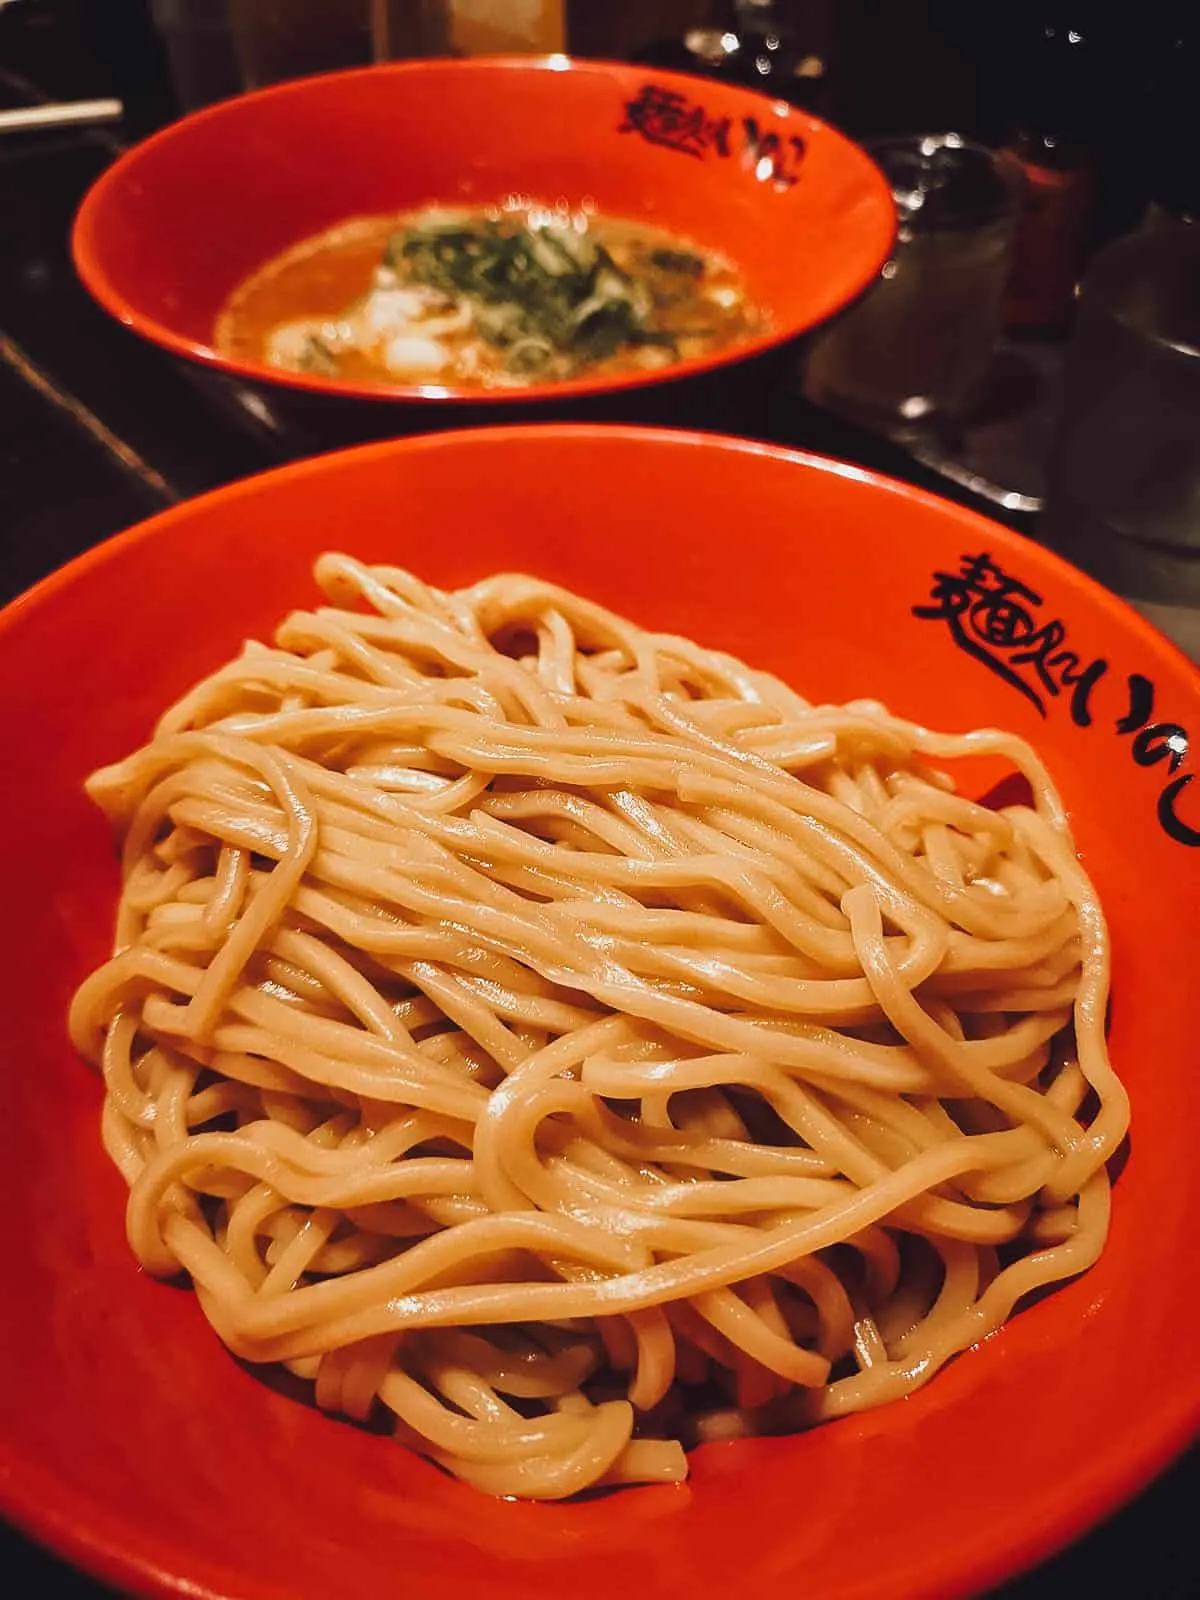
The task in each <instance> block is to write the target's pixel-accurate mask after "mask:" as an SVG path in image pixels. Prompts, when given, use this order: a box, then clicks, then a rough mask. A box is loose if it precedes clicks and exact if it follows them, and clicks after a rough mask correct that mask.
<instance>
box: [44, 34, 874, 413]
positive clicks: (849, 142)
mask: <svg viewBox="0 0 1200 1600" xmlns="http://www.w3.org/2000/svg"><path fill="white" fill-rule="evenodd" d="M431 70H433V71H450V72H454V73H471V74H476V75H481V76H498V75H504V74H507V73H510V72H529V71H537V72H559V73H564V74H567V75H569V74H571V73H583V74H594V73H604V74H609V75H615V76H618V77H619V78H621V79H623V80H625V81H631V80H633V79H644V78H649V77H651V76H652V77H653V79H654V81H655V82H656V83H659V82H661V83H663V84H665V85H666V86H667V87H676V88H678V89H679V90H680V92H689V91H690V92H691V93H692V94H695V93H696V85H697V83H700V84H704V83H705V82H706V81H711V82H712V83H713V84H714V85H715V87H716V88H718V89H719V90H720V91H721V92H722V93H724V94H728V93H730V92H732V93H734V94H735V95H738V96H745V97H746V98H747V99H750V100H755V101H758V102H760V103H763V104H766V105H771V106H786V110H787V115H788V116H789V117H795V118H796V119H798V121H800V122H801V123H802V124H803V125H804V127H805V128H806V129H807V130H808V131H809V132H810V133H812V132H814V131H819V132H820V134H821V136H822V137H823V138H824V137H829V138H831V139H833V140H834V141H836V143H838V144H839V145H842V146H844V147H845V148H846V149H847V150H849V151H851V152H852V153H853V155H854V156H855V157H856V158H859V157H861V158H862V160H863V162H864V172H863V176H864V178H865V179H866V181H867V182H868V183H869V184H871V185H872V186H873V187H874V188H875V190H876V191H877V196H878V198H879V200H880V202H881V205H880V208H879V216H878V225H877V226H876V228H875V230H874V233H873V236H872V249H871V250H870V251H867V250H864V251H863V262H864V265H863V266H862V267H860V268H859V270H858V271H857V272H856V273H854V274H853V275H852V276H848V277H847V278H846V280H845V282H844V283H843V285H842V287H841V288H840V289H839V290H838V291H837V292H836V293H828V292H827V293H826V294H825V295H824V297H823V299H822V303H821V307H820V314H819V315H818V316H817V317H815V318H810V319H808V320H807V321H805V322H804V323H803V324H801V325H797V326H789V327H780V328H775V327H770V328H767V329H764V331H763V332H761V333H758V334H756V335H755V336H754V337H753V338H751V339H746V340H744V341H742V342H741V343H739V344H736V345H731V346H728V347H725V348H724V349H721V350H717V351H713V352H710V353H709V354H707V355H701V356H694V357H691V358H689V359H688V360H686V361H677V362H674V363H672V365H671V366H669V367H664V368H660V369H656V370H651V371H648V372H645V373H642V372H632V373H623V374H616V375H613V376H610V377H606V378H597V377H590V378H589V377H586V376H585V377H581V378H571V379H569V380H568V381H566V382H564V383H530V384H524V385H522V386H521V387H520V388H512V389H503V388H500V389H470V388H466V387H463V386H458V387H454V386H452V385H447V384H420V383H405V384H387V383H358V382H352V383H344V382H336V383H334V382H331V381H330V380H329V379H328V378H322V377H320V376H318V375H314V374H311V373H303V372H284V371H283V370H282V369H280V368H277V367H270V366H268V365H267V364H266V363H265V362H257V361H244V360H241V359H238V358H234V357H231V356H227V355H224V354H222V352H221V351H219V350H217V349H215V348H214V347H213V346H212V345H211V344H206V343H204V342H203V341H202V340H199V339H191V338H189V337H187V336H186V335H185V334H181V333H178V332H177V331H175V330H174V329H173V328H171V327H170V326H169V325H168V324H167V323H165V322H163V321H161V320H160V319H159V318H158V317H154V316H151V315H149V314H148V313H146V312H144V311H140V310H139V309H138V308H137V307H136V306H135V305H133V304H132V303H131V302H130V301H129V300H128V299H127V297H126V296H125V294H124V293H123V291H122V290H121V288H120V287H119V286H118V285H117V284H116V283H115V282H114V281H113V279H112V277H111V276H110V275H109V274H108V272H107V271H106V270H105V269H104V267H103V266H102V265H101V263H100V259H99V251H98V245H97V237H98V230H99V228H100V227H101V226H102V225H103V218H104V214H105V209H106V207H107V205H108V203H109V196H110V194H111V192H112V191H113V190H114V189H115V188H116V187H117V185H118V184H119V183H120V182H121V181H123V179H124V178H125V177H126V176H127V175H128V174H129V172H130V171H131V170H133V169H135V168H136V166H137V165H138V163H139V162H141V161H142V160H143V159H144V158H145V157H147V156H148V155H150V154H152V153H156V152H158V151H159V150H162V149H164V148H166V147H167V146H169V145H170V144H171V143H173V142H175V141H176V140H178V139H186V138H187V137H188V135H189V133H190V131H191V130H192V128H194V127H195V126H196V125H198V124H201V123H204V122H208V121H213V120H216V119H219V118H221V117H223V116H226V115H228V114H229V113H230V112H231V110H232V109H233V108H235V107H241V106H243V105H246V104H254V103H258V102H261V101H264V100H274V99H285V98H288V97H299V96H302V95H304V94H305V93H306V92H307V91H308V90H309V88H310V87H311V86H312V85H313V84H314V83H325V82H329V81H340V80H349V79H355V78H363V77H365V76H372V77H378V76H384V75H386V76H389V77H405V76H411V75H413V74H421V73H428V72H430V71H431ZM896 230H897V221H896V209H895V203H894V201H893V199H892V191H891V186H890V184H889V183H888V181H887V179H886V177H885V176H884V174H883V173H882V172H881V171H880V169H879V166H878V163H877V162H875V161H874V160H873V159H872V157H871V156H870V155H869V154H868V153H867V151H866V150H864V149H863V147H862V145H861V144H858V143H856V142H855V141H854V140H853V139H851V138H850V137H849V135H848V134H845V133H842V132H841V130H840V129H838V128H835V127H834V126H833V124H832V123H828V122H824V121H822V119H821V118H819V117H815V116H812V115H811V114H810V113H809V112H807V111H804V110H802V109H801V108H800V107H798V106H793V105H791V104H789V103H788V102H786V101H782V100H780V99H778V98H777V97H774V96H771V95H767V94H763V93H761V92H760V91H758V90H756V89H754V88H751V87H749V86H747V85H744V84H729V83H722V82H720V81H719V80H705V79H704V78H697V77H695V76H693V75H690V74H688V73H683V72H672V71H669V70H664V71H659V70H658V69H657V68H653V67H642V66H638V65H636V64H634V63H631V62H628V61H609V60H602V59H592V58H591V57H580V56H569V55H563V54H560V53H551V54H546V55H497V56H472V57H468V58H466V59H459V58H457V57H453V56H431V57H426V58H422V59H420V60H416V61H379V62H374V63H372V64H370V65H368V66H363V67H347V68H343V69H341V70H339V71H335V72H321V73H310V74H308V75H307V76H305V77H302V78H289V79H287V80H285V81H284V82H282V83H274V84H269V85H267V86H266V87H265V88H261V89H252V90H249V91H247V92H246V93H245V94H240V95H234V96H231V97H230V98H229V99H226V100H219V101H217V102H215V103H214V104H213V105H209V106H203V107H201V108H200V109H199V110H197V111H192V112H189V113H188V114H187V115H185V116H182V117H179V118H177V119H176V120H175V121H174V122H171V123H168V124H167V126H166V127H165V128H160V129H159V130H158V131H157V132H156V133H153V134H151V135H150V136H149V137H148V138H146V139H141V140H139V141H138V142H137V143H136V144H133V145H131V146H130V147H129V148H128V149H127V150H125V151H124V152H123V153H122V154H121V155H119V156H118V157H117V159H116V160H115V161H114V162H113V163H112V164H111V165H110V166H109V167H107V168H106V169H105V170H104V172H102V173H101V175H100V176H99V178H97V179H96V181H95V182H94V183H93V184H92V185H91V187H90V188H89V189H88V191H87V193H86V194H85V195H84V197H83V200H82V201H81V202H80V205H79V208H78V210H77V211H76V213H75V217H74V219H73V221H72V224H71V233H70V253H71V260H72V263H73V264H74V267H75V270H76V272H77V273H78V275H79V278H80V280H81V281H82V283H83V285H84V287H85V288H86V289H87V290H88V292H89V293H90V294H91V295H92V297H93V298H94V299H95V300H96V301H98V302H99V304H100V305H101V306H102V307H103V309H104V310H105V311H107V312H108V314H109V315H110V316H111V317H113V318H114V319H115V320H116V321H117V322H119V323H121V324H122V325H123V326H124V327H126V328H128V329H130V330H131V331H132V332H133V333H136V334H138V335H139V336H140V337H141V338H143V339H146V340H148V341H149V342H150V343H151V344H155V345H158V346H159V348H160V349H164V350H167V351H168V352H169V353H170V354H172V355H174V356H179V357H182V358H183V359H184V360H187V361H192V362H195V363H197V364H198V365H200V366H201V367H203V368H204V369H205V370H207V371H209V372H215V373H221V374H224V375H225V376H227V377H232V378H240V379H242V380H243V381H245V382H248V383H256V384H261V385H264V386H267V387H269V388H282V389H285V390H290V391H293V392H296V391H299V392H300V393H304V394H312V395H323V396H325V397H326V398H329V399H342V400H359V401H362V400H366V401H375V402H377V403H378V402H381V401H382V402H398V403H401V404H404V403H407V404H413V403H414V402H415V403H430V402H432V403H434V404H438V405H442V406H449V407H463V406H472V405H474V406H480V405H484V406H492V405H498V406H515V405H522V404H526V405H527V404H535V403H542V402H552V401H555V400H570V399H576V398H586V397H588V396H595V395H607V394H613V393H619V392H622V391H625V390H629V389H645V388H658V387H659V386H660V385H662V384H669V383H678V382H680V381H681V380H685V379H687V378H694V377H698V376H700V375H701V374H704V373H709V372H712V371H714V370H716V369H719V368H722V367H728V366H733V365H735V364H737V363H740V362H747V361H752V360H754V359H755V358H756V357H759V356H763V355H766V354H767V353H768V352H769V351H772V350H777V349H779V348H780V346H782V345H785V344H788V343H790V342H791V341H792V340H793V339H797V338H799V337H801V336H802V335H803V334H805V333H807V332H810V331H811V330H812V329H813V328H816V327H819V326H821V325H822V324H823V323H825V322H827V321H828V320H829V319H830V318H831V317H834V316H836V315H837V314H838V312H840V311H842V310H844V309H845V307H847V306H848V305H850V304H852V302H853V301H855V300H856V299H857V298H858V297H859V295H861V294H862V293H863V292H864V291H865V290H866V289H867V288H868V287H869V286H870V285H871V284H872V283H873V282H874V281H875V279H876V277H877V276H878V274H879V270H880V268H881V267H882V266H883V264H884V262H885V261H886V260H887V257H888V254H889V253H890V251H891V249H892V246H893V244H894V243H895V238H896Z"/></svg>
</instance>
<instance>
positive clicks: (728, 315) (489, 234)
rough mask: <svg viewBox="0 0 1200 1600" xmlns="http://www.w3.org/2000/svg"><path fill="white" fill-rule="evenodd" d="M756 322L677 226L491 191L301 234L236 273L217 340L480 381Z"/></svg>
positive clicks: (408, 375) (282, 365)
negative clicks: (472, 204)
mask: <svg viewBox="0 0 1200 1600" xmlns="http://www.w3.org/2000/svg"><path fill="white" fill-rule="evenodd" d="M763 325H764V319H763V318H762V316H761V315H760V314H759V312H758V311H757V310H756V309H755V308H754V307H752V305H751V304H750V301H749V299H748V296H747V293H746V288H745V285H744V283H743V282H742V279H741V277H740V275H739V274H738V272H737V271H736V270H735V268H734V267H733V266H732V265H731V264H730V263H729V262H727V261H725V260H724V259H722V258H721V257H720V256H718V255H716V254H714V253H713V252H712V251H709V250H702V249H700V248H699V247H697V246H696V245H694V244H692V243H691V242H690V241H687V240H683V239H680V238H679V237H678V236H677V235H675V234H671V233H667V232H665V231H663V230H662V229H660V228H654V227H650V226H647V225H646V224H645V223H634V222H626V221H620V220H617V219H614V218H608V217H598V216H596V215H594V214H590V213H587V212H582V211H580V212H569V211H567V210H566V209H558V210H549V209H522V210H519V211H518V210H509V209H504V210H502V209H501V208H499V207H490V208H487V209H475V210H455V211H450V210H445V209H437V210H425V211H422V212H418V213H412V214H409V215H407V216H401V217H361V218H357V219H353V220H351V221H347V222H344V223H341V224H339V225H338V226H337V227H335V228H331V229H329V230H328V231H327V232H325V233H322V234H319V235H317V236H316V237H315V238H311V239H306V240H304V241H303V242H302V243H300V244H298V245H294V246H293V247H292V248H290V249H289V250H287V251H285V252H284V253H283V254H282V255H279V256H277V257H275V258H274V259H273V260H271V261H269V262H267V263H266V265H265V266H263V267H260V268H259V269H258V270H257V271H256V272H254V273H252V274H251V275H250V277H248V278H247V279H245V280H244V281H243V282H242V283H241V284H239V286H238V287H237V288H236V289H235V290H234V291H233V293H232V294H231V295H230V297H229V299H228V301H227V302H226V304H225V306H224V307H223V308H222V310H221V313H220V315H219V316H218V318H217V324H216V330H215V342H216V346H217V348H218V350H220V351H221V352H222V354H224V355H228V356H232V357H233V358H235V359H237V360H243V361H252V362H262V363H265V364H266V365H267V366H271V367H276V368H278V369H280V370H281V371H284V372H298V373H306V374H309V375H311V376H314V377H321V378H328V379H329V380H330V381H331V382H337V381H339V380H340V381H343V382H346V383H355V384H384V385H386V384H388V383H395V384H424V385H432V386H437V387H455V388H458V387H467V388H476V387H477V388H480V389H489V388H520V387H523V386H526V385H530V384H543V383H565V382H569V381H570V380H571V379H574V378H581V377H584V376H589V377H591V376H598V377H599V376H605V377H607V376H616V375H622V374H628V373H633V372H639V373H645V372H651V371H654V370H656V369H659V368H663V367H668V366H671V365H673V364H674V363H676V362H680V361H687V360H690V359H694V358H695V357H697V356H703V355H707V354H709V353H711V352H714V351H717V350H722V349H725V348H727V347H728V346H730V345H733V344H737V343H739V342H740V341H742V340H745V339H748V338H750V337H752V336H753V335H754V334H757V333H760V332H761V331H762V329H763Z"/></svg>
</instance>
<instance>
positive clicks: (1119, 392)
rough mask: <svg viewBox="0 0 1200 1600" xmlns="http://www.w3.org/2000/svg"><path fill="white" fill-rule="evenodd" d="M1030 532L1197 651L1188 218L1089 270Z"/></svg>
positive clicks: (1196, 361)
mask: <svg viewBox="0 0 1200 1600" xmlns="http://www.w3.org/2000/svg"><path fill="white" fill-rule="evenodd" d="M1042 531H1043V537H1044V538H1045V539H1046V541H1047V543H1049V544H1052V545H1053V546H1054V547H1055V548H1056V549H1058V550H1059V551H1060V552H1061V553H1062V554H1063V555H1065V556H1067V558H1068V559H1069V560H1071V561H1073V562H1075V563H1076V565H1078V566H1081V567H1083V568H1085V570H1087V571H1088V572H1090V573H1091V574H1092V575H1093V576H1094V577H1096V578H1098V579H1099V580H1100V581H1101V583H1103V584H1105V585H1107V587H1108V588H1110V589H1113V590H1115V591H1116V592H1117V593H1118V594H1121V595H1123V596H1124V597H1125V598H1126V599H1127V600H1130V601H1132V602H1133V604H1134V605H1136V606H1137V607H1138V609H1139V610H1142V611H1143V612H1144V613H1145V614H1146V615H1147V616H1149V617H1150V619H1151V620H1152V621H1154V622H1155V623H1156V624H1157V625H1158V626H1159V627H1161V628H1162V629H1163V631H1164V632H1166V633H1168V634H1170V635H1171V636H1172V637H1173V638H1175V640H1176V641H1177V642H1178V643H1179V644H1180V645H1182V647H1183V648H1184V649H1185V650H1187V651H1188V653H1189V654H1191V655H1192V656H1193V658H1196V659H1200V227H1196V226H1194V225H1189V224H1186V223H1177V224H1173V225H1170V226H1164V227H1160V228H1155V229H1153V230H1152V231H1149V232H1144V233H1137V234H1131V235H1130V236H1128V237H1127V238H1124V239H1119V240H1117V241H1116V242H1115V243H1114V244H1111V245H1109V246H1108V247H1107V248H1106V249H1105V250H1103V251H1101V252H1100V254H1099V255H1098V256H1097V257H1096V258H1095V260H1094V261H1093V262H1092V264H1091V266H1090V267H1089V268H1088V271H1087V273H1086V274H1085V277H1084V280H1083V283H1082V285H1081V288H1080V294H1079V304H1078V308H1077V316H1076V322H1075V329H1074V333H1073V336H1072V339H1071V344H1070V348H1069V350H1068V354H1067V366H1066V381H1065V391H1064V398H1063V410H1062V415H1061V418H1060V422H1059V428H1058V433H1057V437H1056V441H1055V444H1054V447H1053V449H1052V453H1051V459H1050V467H1049V481H1048V487H1047V498H1046V512H1045V517H1044V519H1043V530H1042Z"/></svg>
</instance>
